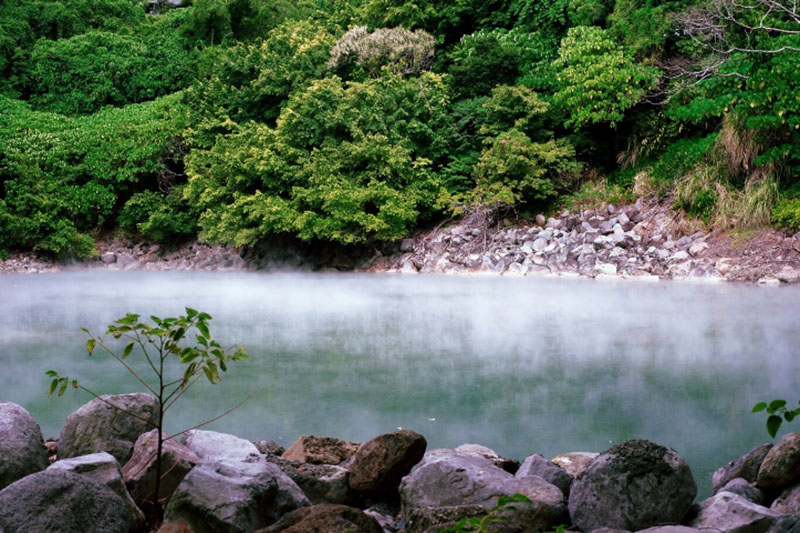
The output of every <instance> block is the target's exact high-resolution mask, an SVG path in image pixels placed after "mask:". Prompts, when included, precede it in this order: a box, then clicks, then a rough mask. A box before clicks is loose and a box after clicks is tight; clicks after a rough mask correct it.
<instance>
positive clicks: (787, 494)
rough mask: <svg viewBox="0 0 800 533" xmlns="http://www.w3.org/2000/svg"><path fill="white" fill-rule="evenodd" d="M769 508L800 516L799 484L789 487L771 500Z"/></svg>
mask: <svg viewBox="0 0 800 533" xmlns="http://www.w3.org/2000/svg"><path fill="white" fill-rule="evenodd" d="M770 509H772V510H773V511H775V512H776V513H780V514H790V515H796V516H800V485H795V486H794V487H789V488H788V489H786V490H785V491H783V493H781V495H780V496H778V498H777V499H776V500H775V501H774V502H772V505H770Z"/></svg>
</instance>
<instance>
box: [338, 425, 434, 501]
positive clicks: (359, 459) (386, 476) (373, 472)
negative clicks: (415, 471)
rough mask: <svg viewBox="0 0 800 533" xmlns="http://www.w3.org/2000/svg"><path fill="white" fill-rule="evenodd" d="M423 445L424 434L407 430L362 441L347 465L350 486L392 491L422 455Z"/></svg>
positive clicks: (424, 442) (370, 490) (369, 491)
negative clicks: (348, 467)
mask: <svg viewBox="0 0 800 533" xmlns="http://www.w3.org/2000/svg"><path fill="white" fill-rule="evenodd" d="M426 447H427V442H426V441H425V437H423V436H422V435H420V434H419V433H416V432H414V431H411V430H408V429H402V430H399V431H395V432H392V433H385V434H383V435H379V436H377V437H375V438H374V439H372V440H370V441H368V442H365V443H364V444H363V445H362V446H361V447H360V448H359V449H358V451H357V452H356V454H355V456H354V457H353V463H352V465H351V466H350V488H352V489H353V490H355V491H358V492H364V493H369V494H384V493H388V492H391V491H393V490H395V489H396V488H397V485H398V484H399V483H400V479H401V478H402V477H403V476H405V475H406V474H408V473H409V472H410V471H411V468H412V467H413V466H414V465H415V464H417V463H418V462H419V461H420V459H422V456H423V455H425V448H426Z"/></svg>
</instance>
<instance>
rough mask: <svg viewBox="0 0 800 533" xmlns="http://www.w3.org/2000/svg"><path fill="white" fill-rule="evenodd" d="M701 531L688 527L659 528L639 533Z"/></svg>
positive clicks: (696, 532) (688, 532)
mask: <svg viewBox="0 0 800 533" xmlns="http://www.w3.org/2000/svg"><path fill="white" fill-rule="evenodd" d="M699 531H700V530H699V529H695V528H693V527H687V526H657V527H649V528H647V529H643V530H641V531H640V532H639V533H699Z"/></svg>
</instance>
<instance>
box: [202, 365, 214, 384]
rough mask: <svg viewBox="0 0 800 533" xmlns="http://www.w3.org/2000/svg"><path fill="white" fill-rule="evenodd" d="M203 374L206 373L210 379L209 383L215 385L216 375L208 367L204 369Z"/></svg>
mask: <svg viewBox="0 0 800 533" xmlns="http://www.w3.org/2000/svg"><path fill="white" fill-rule="evenodd" d="M203 372H204V373H205V375H206V377H207V378H208V382H209V383H211V384H213V383H214V374H213V373H212V372H211V369H210V368H208V367H203Z"/></svg>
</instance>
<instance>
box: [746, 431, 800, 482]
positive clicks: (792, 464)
mask: <svg viewBox="0 0 800 533" xmlns="http://www.w3.org/2000/svg"><path fill="white" fill-rule="evenodd" d="M798 479H800V433H787V434H786V435H784V436H783V437H781V439H780V440H779V441H778V443H777V444H776V445H775V446H773V447H772V448H771V449H770V450H769V451H768V452H767V455H766V456H764V460H763V461H762V462H761V467H760V469H759V471H758V479H757V480H756V485H757V486H758V487H760V488H765V489H777V490H782V489H785V488H787V487H790V486H792V485H794V484H795V483H796V481H797V480H798Z"/></svg>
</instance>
